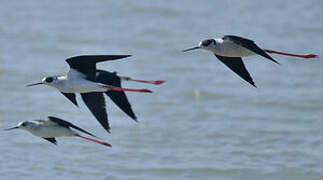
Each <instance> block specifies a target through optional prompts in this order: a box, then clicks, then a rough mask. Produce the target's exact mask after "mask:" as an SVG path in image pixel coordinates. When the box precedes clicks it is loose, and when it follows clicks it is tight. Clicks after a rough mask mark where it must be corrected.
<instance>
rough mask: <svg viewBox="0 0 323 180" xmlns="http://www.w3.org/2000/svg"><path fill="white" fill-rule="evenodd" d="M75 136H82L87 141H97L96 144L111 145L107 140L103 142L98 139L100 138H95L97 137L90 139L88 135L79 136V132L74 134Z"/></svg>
mask: <svg viewBox="0 0 323 180" xmlns="http://www.w3.org/2000/svg"><path fill="white" fill-rule="evenodd" d="M75 136H77V137H80V138H83V139H85V140H88V141H92V142H95V143H98V144H102V145H104V146H108V147H112V145H111V144H109V143H107V142H104V141H100V140H97V139H92V138H89V137H85V136H81V135H79V134H75Z"/></svg>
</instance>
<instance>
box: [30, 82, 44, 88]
mask: <svg viewBox="0 0 323 180" xmlns="http://www.w3.org/2000/svg"><path fill="white" fill-rule="evenodd" d="M40 84H44V83H42V82H40V83H34V84H28V85H26V86H27V87H30V86H36V85H40Z"/></svg>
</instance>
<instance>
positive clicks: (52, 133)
mask: <svg viewBox="0 0 323 180" xmlns="http://www.w3.org/2000/svg"><path fill="white" fill-rule="evenodd" d="M28 131H29V132H31V133H32V134H33V135H35V136H39V137H44V138H51V137H60V136H72V135H74V134H75V132H73V131H72V130H70V129H68V128H65V127H62V126H48V125H41V126H38V127H37V128H35V129H30V130H28Z"/></svg>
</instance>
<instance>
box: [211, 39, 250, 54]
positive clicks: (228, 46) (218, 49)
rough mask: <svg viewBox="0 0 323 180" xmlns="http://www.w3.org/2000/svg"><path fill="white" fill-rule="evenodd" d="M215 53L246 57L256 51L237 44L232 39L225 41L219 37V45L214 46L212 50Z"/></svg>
mask: <svg viewBox="0 0 323 180" xmlns="http://www.w3.org/2000/svg"><path fill="white" fill-rule="evenodd" d="M211 51H212V52H213V53H215V54H216V55H219V56H225V57H244V56H251V55H254V54H255V53H254V52H252V51H250V50H249V49H247V48H244V47H242V46H240V45H238V44H235V43H234V42H231V41H227V40H225V41H223V40H222V39H221V40H219V39H217V45H216V46H214V48H212V50H211Z"/></svg>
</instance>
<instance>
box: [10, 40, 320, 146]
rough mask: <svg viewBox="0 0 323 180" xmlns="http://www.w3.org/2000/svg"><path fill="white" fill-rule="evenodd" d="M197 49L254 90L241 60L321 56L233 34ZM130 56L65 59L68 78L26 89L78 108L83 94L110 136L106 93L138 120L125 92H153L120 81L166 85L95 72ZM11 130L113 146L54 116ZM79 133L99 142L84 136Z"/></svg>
mask: <svg viewBox="0 0 323 180" xmlns="http://www.w3.org/2000/svg"><path fill="white" fill-rule="evenodd" d="M194 49H205V50H208V51H211V52H212V53H213V54H214V55H215V56H216V57H217V58H218V59H219V60H220V61H221V62H223V63H224V64H225V65H226V66H227V67H229V68H230V69H231V70H232V71H233V72H235V73H236V74H237V75H239V76H240V77H241V78H242V79H244V80H245V81H247V82H248V83H250V84H251V85H253V86H255V87H256V85H255V83H254V81H253V79H252V77H251V76H250V74H249V72H248V70H247V69H246V67H245V66H244V63H243V61H242V59H241V58H242V57H245V56H250V55H256V54H258V55H260V56H263V57H265V58H267V59H269V60H271V61H273V62H274V63H277V64H279V63H278V62H277V61H276V60H275V59H274V58H272V57H271V56H269V55H268V53H274V54H280V55H286V56H294V57H299V58H316V57H318V55H315V54H308V55H302V54H291V53H285V52H280V51H274V50H268V49H262V48H260V47H258V46H257V45H256V44H255V43H254V41H252V40H249V39H246V38H242V37H239V36H233V35H226V36H224V37H223V38H215V39H207V40H204V41H201V42H200V43H199V45H198V46H196V47H193V48H189V49H185V50H183V52H187V51H190V50H194ZM129 56H130V55H83V56H76V57H71V58H68V59H66V62H67V63H68V65H69V66H70V70H69V72H68V73H67V74H66V75H57V76H51V77H45V78H43V79H42V81H41V82H39V83H35V84H29V85H27V86H34V85H41V84H43V85H47V86H51V87H53V88H56V89H57V90H58V91H60V92H61V93H62V94H63V95H64V96H65V97H66V98H68V99H69V100H70V101H71V102H72V103H73V104H74V105H76V106H78V104H77V101H76V98H75V93H80V94H81V97H82V99H83V101H84V103H85V104H86V106H87V107H88V108H89V110H90V111H91V113H92V114H93V115H94V117H95V118H96V119H97V120H98V121H99V123H100V124H101V125H102V126H103V128H104V129H105V130H106V131H108V132H109V133H110V126H109V122H108V116H107V112H106V104H105V99H104V95H103V93H105V94H106V95H107V96H108V97H109V98H110V99H111V100H112V101H113V102H114V103H115V104H116V105H117V106H118V107H119V108H120V109H121V110H122V111H123V112H124V113H126V114H127V115H128V116H130V117H131V118H132V119H133V120H135V121H137V117H136V115H135V113H134V112H133V110H132V108H131V105H130V103H129V101H128V99H127V96H126V94H125V92H124V91H133V92H141V93H152V91H150V90H148V89H130V88H122V87H121V81H135V82H141V83H149V84H155V85H159V84H162V83H164V82H165V81H163V80H156V81H147V80H137V79H132V78H130V77H124V76H118V75H117V73H116V72H108V71H104V70H100V69H96V63H99V62H103V61H112V60H117V59H122V58H127V57H129ZM12 129H24V130H27V131H29V132H30V133H31V134H33V135H35V136H39V137H42V138H44V139H45V140H48V141H49V142H51V143H54V144H56V139H55V137H61V136H77V137H81V138H83V139H85V140H89V141H92V142H95V143H99V144H102V145H105V146H108V147H111V144H109V143H107V142H104V141H101V140H99V138H98V137H97V136H95V135H93V134H91V133H89V132H87V131H85V130H83V129H81V128H80V127H77V126H75V125H73V124H72V123H70V122H67V121H65V120H62V119H59V118H57V117H53V116H49V117H48V120H34V121H23V122H20V123H18V125H17V126H15V127H12V128H9V129H6V130H12ZM76 130H78V131H80V132H82V133H85V134H87V135H89V136H92V137H94V138H96V139H94V138H89V137H85V136H83V135H81V134H80V133H79V132H77V131H76Z"/></svg>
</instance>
